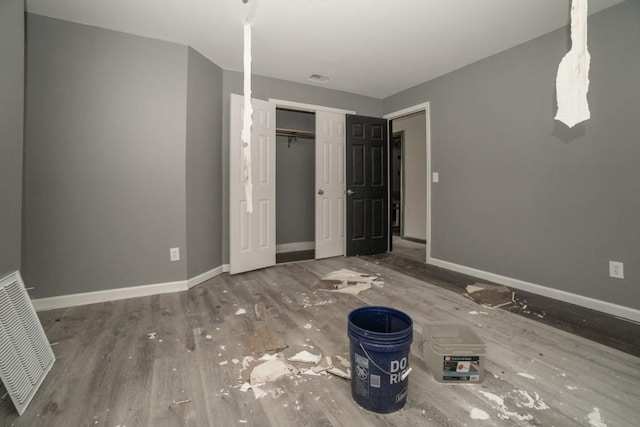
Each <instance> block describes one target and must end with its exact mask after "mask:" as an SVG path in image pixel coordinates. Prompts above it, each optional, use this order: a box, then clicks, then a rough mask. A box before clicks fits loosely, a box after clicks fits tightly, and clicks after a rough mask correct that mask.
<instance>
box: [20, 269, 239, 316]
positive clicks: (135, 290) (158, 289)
mask: <svg viewBox="0 0 640 427" xmlns="http://www.w3.org/2000/svg"><path fill="white" fill-rule="evenodd" d="M225 271H229V265H228V264H225V265H221V266H219V267H216V268H214V269H213V270H209V271H206V272H204V273H202V274H200V275H198V276H195V277H192V278H191V279H189V280H180V281H177V282H165V283H156V284H152V285H141V286H129V287H126V288H117V289H106V290H104V291H96V292H83V293H79V294H69V295H60V296H56V297H49V298H38V299H33V300H31V302H32V303H33V307H34V308H35V309H36V311H46V310H55V309H57V308H66V307H75V306H78V305H86V304H96V303H100V302H108V301H118V300H122V299H129V298H138V297H146V296H150V295H159V294H169V293H173V292H182V291H187V290H189V289H190V288H192V287H194V286H196V285H199V284H200V283H202V282H205V281H207V280H209V279H211V278H213V277H216V276H218V275H220V274H222V273H223V272H225Z"/></svg>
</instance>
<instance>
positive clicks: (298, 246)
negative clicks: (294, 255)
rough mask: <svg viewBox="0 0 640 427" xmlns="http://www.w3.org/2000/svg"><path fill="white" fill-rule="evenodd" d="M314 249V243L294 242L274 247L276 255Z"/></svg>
mask: <svg viewBox="0 0 640 427" xmlns="http://www.w3.org/2000/svg"><path fill="white" fill-rule="evenodd" d="M315 248H316V242H295V243H282V244H281V245H276V253H277V254H280V253H283V252H297V251H310V250H312V249H315Z"/></svg>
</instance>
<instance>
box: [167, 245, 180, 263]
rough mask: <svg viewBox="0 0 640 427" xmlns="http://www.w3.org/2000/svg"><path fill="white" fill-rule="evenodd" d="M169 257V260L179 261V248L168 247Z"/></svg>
mask: <svg viewBox="0 0 640 427" xmlns="http://www.w3.org/2000/svg"><path fill="white" fill-rule="evenodd" d="M169 258H170V259H171V261H180V248H171V249H169Z"/></svg>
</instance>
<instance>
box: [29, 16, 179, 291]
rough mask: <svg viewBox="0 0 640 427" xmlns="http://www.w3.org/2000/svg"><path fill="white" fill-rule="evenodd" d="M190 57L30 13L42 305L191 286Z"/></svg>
mask: <svg viewBox="0 0 640 427" xmlns="http://www.w3.org/2000/svg"><path fill="white" fill-rule="evenodd" d="M186 86H187V48H186V47H185V46H180V45H177V44H173V43H168V42H162V41H158V40H152V39H147V38H142V37H136V36H131V35H127V34H123V33H118V32H114V31H108V30H103V29H99V28H95V27H88V26H84V25H79V24H74V23H70V22H65V21H60V20H56V19H51V18H45V17H42V16H37V15H27V74H26V110H25V111H26V114H25V119H26V123H25V205H24V206H25V220H26V221H25V240H24V241H25V245H26V251H25V254H26V255H25V256H26V258H27V278H28V282H29V285H31V286H35V287H36V289H35V291H34V292H33V293H32V296H34V297H47V296H53V295H61V294H71V293H77V292H88V291H96V290H102V289H111V288H118V287H124V286H132V285H143V284H151V283H161V282H168V281H173V280H184V279H185V278H186V277H187V271H186V262H185V261H184V256H183V258H182V260H181V261H179V262H170V261H169V248H171V247H180V248H181V250H182V251H184V250H185V247H186V243H187V242H186V213H185V211H186V200H185V198H186V197H185V187H186V182H185V168H186V159H185V152H186V150H185V135H186V99H187V87H186Z"/></svg>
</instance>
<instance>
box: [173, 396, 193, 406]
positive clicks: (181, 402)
mask: <svg viewBox="0 0 640 427" xmlns="http://www.w3.org/2000/svg"><path fill="white" fill-rule="evenodd" d="M189 402H191V398H190V397H187V398H186V399H180V400H178V399H174V400H173V404H174V405H184V404H185V403H189Z"/></svg>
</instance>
